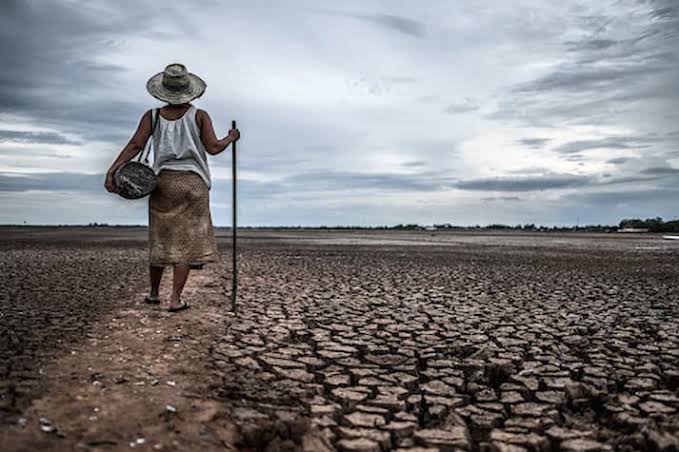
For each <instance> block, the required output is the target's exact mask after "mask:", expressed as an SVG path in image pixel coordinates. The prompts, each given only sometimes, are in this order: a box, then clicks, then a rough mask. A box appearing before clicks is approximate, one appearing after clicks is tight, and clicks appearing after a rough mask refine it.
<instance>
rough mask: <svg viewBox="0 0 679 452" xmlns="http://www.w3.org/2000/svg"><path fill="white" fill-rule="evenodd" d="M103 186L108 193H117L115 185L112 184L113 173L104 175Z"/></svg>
mask: <svg viewBox="0 0 679 452" xmlns="http://www.w3.org/2000/svg"><path fill="white" fill-rule="evenodd" d="M104 186H105V187H106V190H107V191H108V192H109V193H118V189H117V188H116V184H115V183H114V182H113V173H112V172H111V171H109V172H108V173H106V182H105V183H104Z"/></svg>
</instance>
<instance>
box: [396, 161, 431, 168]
mask: <svg viewBox="0 0 679 452" xmlns="http://www.w3.org/2000/svg"><path fill="white" fill-rule="evenodd" d="M426 165H427V162H423V161H421V160H415V161H412V162H405V163H401V166H404V167H406V168H416V167H417V168H419V167H422V166H426Z"/></svg>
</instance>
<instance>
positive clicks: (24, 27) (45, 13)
mask: <svg viewBox="0 0 679 452" xmlns="http://www.w3.org/2000/svg"><path fill="white" fill-rule="evenodd" d="M116 6H118V7H116ZM120 6H122V5H120V4H117V3H116V4H114V5H110V4H106V3H103V2H102V3H96V4H83V3H80V2H51V3H49V5H47V4H36V3H33V2H24V1H6V2H1V3H0V40H1V41H2V42H3V45H2V46H1V47H0V59H2V61H3V70H2V72H1V73H0V113H10V114H13V115H19V116H24V117H28V118H31V119H33V120H34V121H35V122H36V123H39V124H41V125H43V126H45V127H49V128H56V129H60V130H65V131H69V132H74V133H78V134H79V135H82V136H83V137H84V138H86V139H93V138H97V139H99V138H100V137H101V136H102V135H103V136H106V137H108V138H110V137H115V138H116V141H117V140H120V139H123V138H129V136H128V135H127V134H128V133H129V130H130V129H131V128H132V127H134V126H135V125H136V121H137V120H138V118H139V117H141V115H142V114H143V113H144V109H143V107H142V106H141V105H142V104H141V103H139V104H136V103H130V102H126V101H121V100H117V101H116V100H114V99H115V98H116V96H115V94H114V91H113V92H112V91H111V90H115V83H114V80H115V78H116V77H119V76H120V75H121V74H123V73H125V72H126V71H127V69H126V68H124V67H122V66H119V65H115V64H111V63H102V62H101V61H99V60H97V55H99V54H101V53H102V51H106V50H114V49H117V48H118V47H119V46H120V44H121V42H122V39H123V38H122V37H123V36H130V35H132V34H134V35H135V36H143V37H146V38H148V39H158V36H156V34H155V32H154V31H153V30H154V29H156V28H160V27H159V26H158V27H157V26H155V25H156V24H157V23H159V22H160V20H161V18H160V17H159V16H158V15H157V14H151V13H157V12H158V11H157V10H156V9H154V8H151V7H150V5H148V4H147V3H146V2H139V3H136V4H135V6H134V8H133V9H131V8H126V7H120ZM163 12H164V15H163V17H162V21H163V25H164V26H165V28H167V27H169V26H170V24H172V27H173V30H174V39H176V38H178V37H180V36H182V34H183V33H184V32H185V31H186V30H187V29H186V27H187V26H188V25H186V24H184V25H181V24H180V22H182V21H180V20H176V19H177V16H174V15H173V14H175V12H173V10H172V9H171V8H169V7H168V8H165V9H164V10H163ZM175 22H176V24H175ZM184 22H186V21H184ZM140 24H143V25H140ZM175 25H176V26H175ZM117 37H121V38H117ZM118 39H120V40H118ZM165 39H172V37H169V38H165ZM107 92H109V93H111V94H110V95H109V96H108V97H102V96H101V93H107ZM76 93H77V94H76Z"/></svg>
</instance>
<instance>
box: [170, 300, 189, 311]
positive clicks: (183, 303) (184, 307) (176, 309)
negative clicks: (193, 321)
mask: <svg viewBox="0 0 679 452" xmlns="http://www.w3.org/2000/svg"><path fill="white" fill-rule="evenodd" d="M190 307H191V306H190V305H189V304H188V303H187V302H185V301H183V300H182V304H180V305H179V306H177V307H176V308H167V310H168V311H170V312H177V311H183V310H184V309H189V308H190Z"/></svg>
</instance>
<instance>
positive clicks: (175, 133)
mask: <svg viewBox="0 0 679 452" xmlns="http://www.w3.org/2000/svg"><path fill="white" fill-rule="evenodd" d="M196 112H197V109H196V107H194V106H193V105H191V106H190V107H189V108H188V110H186V112H185V113H184V115H183V116H182V117H181V118H179V119H175V120H169V119H165V118H163V115H160V113H158V114H159V115H160V117H159V118H158V123H157V126H156V130H154V132H153V170H154V171H155V173H156V174H158V173H160V171H162V170H169V171H191V172H194V173H197V174H198V175H199V176H200V177H201V178H202V179H203V180H204V181H205V184H206V185H207V187H208V189H209V188H210V187H211V185H212V183H211V179H210V168H209V167H208V164H207V151H206V150H205V146H203V142H202V141H201V139H200V129H198V124H197V123H196ZM155 114H156V110H155V109H153V110H152V111H151V119H152V120H153V121H155V116H154V115H155Z"/></svg>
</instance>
